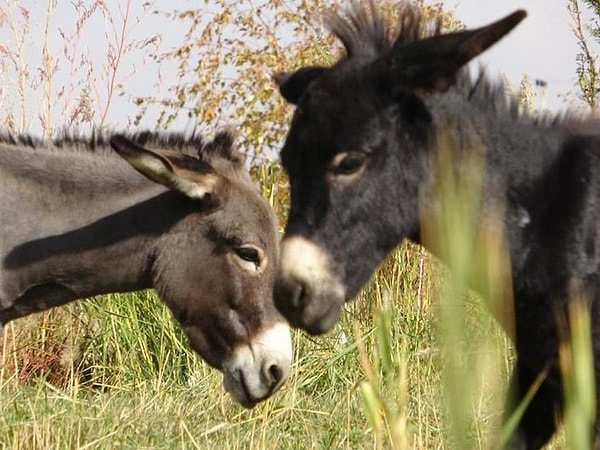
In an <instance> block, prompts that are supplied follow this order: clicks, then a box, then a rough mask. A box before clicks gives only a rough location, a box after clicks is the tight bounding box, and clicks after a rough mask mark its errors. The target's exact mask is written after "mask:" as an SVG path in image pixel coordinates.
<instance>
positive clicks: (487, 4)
mask: <svg viewBox="0 0 600 450" xmlns="http://www.w3.org/2000/svg"><path fill="white" fill-rule="evenodd" d="M48 1H50V2H51V3H50V4H53V5H55V11H54V13H53V15H52V20H51V21H50V24H49V27H50V28H51V29H52V30H51V31H52V32H51V34H50V36H51V38H50V42H49V47H50V50H51V51H53V52H58V53H60V52H61V51H62V48H61V45H63V44H62V42H63V38H62V37H60V33H59V30H61V32H65V31H67V34H68V30H69V29H72V28H73V26H74V25H73V24H74V22H75V20H76V17H77V14H76V13H75V12H74V9H73V6H72V5H73V3H75V2H73V3H72V2H70V1H67V0H48ZM247 1H249V2H250V1H252V0H247ZM261 1H262V0H261ZM342 1H343V0H342ZM427 1H429V2H430V3H437V2H438V0H427ZM52 2H53V3H52ZM104 2H105V3H106V4H107V5H108V7H109V8H110V9H111V10H112V11H113V13H114V14H115V15H119V14H123V12H124V5H126V4H127V1H126V0H104ZM83 3H84V4H88V5H89V4H91V3H93V2H92V1H91V0H85V1H84V2H83ZM209 3H210V2H209ZM287 3H288V4H289V5H291V6H290V7H293V4H294V2H293V1H292V0H287ZM7 4H13V5H17V7H16V8H14V11H15V14H16V17H17V19H18V18H19V10H18V8H20V7H21V6H23V7H26V8H27V9H28V11H29V12H30V13H31V15H32V17H33V20H32V21H31V27H32V28H31V30H30V36H29V41H28V42H27V44H26V45H25V46H24V49H23V53H24V54H25V59H27V60H29V59H32V61H31V64H30V65H31V68H32V69H31V70H32V71H34V69H33V68H35V67H39V62H37V63H36V62H35V61H33V59H35V58H38V59H39V58H40V55H41V51H40V44H41V42H40V36H43V30H44V26H45V25H46V23H45V20H44V17H45V12H46V9H47V5H48V2H44V1H40V0H19V1H17V2H8V3H6V2H3V3H0V8H4V9H5V8H6V6H5V5H7ZM130 5H132V8H133V9H134V11H132V16H136V15H139V14H141V13H143V11H144V5H150V6H149V7H147V8H146V10H147V12H146V13H144V14H143V21H142V22H140V24H138V25H137V26H134V27H132V29H133V30H132V35H135V37H136V38H137V39H141V40H143V39H145V38H150V37H151V36H156V35H158V36H160V40H161V46H162V49H168V48H172V47H173V46H175V45H176V44H177V43H178V42H179V40H181V39H182V38H183V34H182V33H183V32H184V31H185V30H183V29H177V28H176V27H173V23H176V22H173V21H172V20H169V19H167V18H165V16H164V14H155V13H154V12H153V11H154V10H156V9H159V10H161V11H163V12H167V13H168V12H174V11H177V10H185V9H189V8H204V9H206V11H207V14H208V15H209V14H210V7H209V6H206V2H205V1H199V0H170V1H169V2H166V1H164V0H162V1H161V0H155V1H153V2H142V1H138V0H131V3H130ZM444 6H445V7H446V9H449V10H453V11H454V12H455V14H456V16H457V18H458V19H459V20H461V21H462V22H463V23H464V24H465V25H466V26H467V27H469V28H471V27H478V26H482V25H486V24H488V23H490V22H493V21H495V20H498V19H500V18H501V17H503V16H505V15H507V14H509V13H511V12H513V11H514V10H516V9H525V10H526V11H527V13H528V16H527V18H526V19H525V20H524V21H523V22H521V23H520V24H519V25H518V26H517V27H516V28H515V29H514V30H513V31H512V32H511V33H509V34H508V35H507V36H506V37H504V38H503V39H501V40H500V41H499V42H498V43H497V44H496V45H495V46H493V47H492V48H491V49H489V50H487V51H486V52H484V54H483V55H481V56H480V57H478V58H476V59H475V60H474V62H473V63H472V64H471V67H475V68H478V67H479V66H480V65H483V66H484V67H485V68H486V73H487V75H488V76H489V77H492V78H494V77H501V76H506V78H507V79H508V81H509V82H511V84H512V85H513V86H515V87H518V85H519V83H520V81H521V79H522V78H523V76H524V75H525V74H527V75H528V76H529V77H530V79H531V80H532V81H535V80H536V79H541V80H543V81H545V82H546V83H547V86H548V87H547V91H546V92H542V91H539V92H538V94H539V100H538V107H539V108H540V107H541V108H542V109H549V110H551V111H554V112H559V111H563V110H565V109H566V107H567V105H566V103H565V101H564V100H563V99H561V97H560V96H561V95H562V96H569V93H571V95H570V98H573V93H574V92H576V88H575V81H576V79H575V57H576V54H577V51H578V48H577V42H576V39H575V37H574V36H573V33H572V31H571V22H570V21H571V19H570V17H569V14H568V10H567V0H525V1H517V0H501V1H500V0H494V1H490V0H445V1H444ZM101 17H102V16H98V17H96V18H93V19H92V20H90V21H89V22H88V23H87V24H86V28H85V32H84V34H83V37H82V39H81V40H80V41H77V42H75V43H74V45H77V46H78V48H79V50H80V51H82V49H84V48H89V56H90V58H91V60H93V61H94V63H95V64H105V61H106V49H105V48H104V47H103V43H105V41H106V39H105V35H106V33H108V34H109V35H110V34H111V33H112V32H114V31H115V30H110V29H109V28H110V27H109V25H110V24H108V23H107V22H106V21H104V20H102V18H101ZM0 19H1V18H0ZM17 21H18V20H17ZM0 22H1V20H0ZM180 28H181V27H180ZM116 31H118V30H116ZM17 32H20V30H19V28H18V27H17ZM12 34H14V33H12ZM12 34H11V30H10V29H9V27H8V26H7V25H6V24H2V26H1V27H0V52H1V51H2V46H3V45H9V44H10V42H11V39H13V38H14V36H13V35H12ZM599 47H600V46H598V45H597V44H595V45H594V46H593V49H594V50H596V51H597V52H598V51H600V48H599ZM87 51H88V50H85V52H87ZM85 52H84V53H85ZM6 60H7V59H6V57H3V60H0V64H2V63H6ZM102 61H104V62H102ZM0 68H1V67H0ZM69 70H71V71H72V70H73V68H72V67H71V68H70V69H69V67H65V65H64V64H63V65H61V66H60V67H59V71H58V73H57V77H58V78H57V82H58V81H60V79H61V77H63V78H64V77H69V76H71V77H72V74H71V73H70V72H69ZM0 72H1V71H0ZM129 72H132V73H131V75H129V74H128V73H129ZM133 72H134V73H133ZM1 75H2V74H1V73H0V76H1ZM120 75H121V76H122V80H119V81H123V88H124V92H125V93H126V94H127V95H144V94H161V93H157V92H156V91H155V89H156V83H157V78H158V77H159V76H160V77H162V79H163V80H166V81H167V82H166V83H165V84H167V85H172V84H174V83H176V82H177V79H176V70H174V69H170V70H169V69H168V68H166V67H157V65H156V64H153V63H152V61H143V60H142V58H141V57H138V59H135V58H134V59H130V60H128V61H125V62H124V66H123V69H122V72H121V74H120ZM83 76H85V73H84V74H83ZM106 83H107V80H98V82H97V83H96V84H95V88H97V92H94V93H92V94H94V95H96V96H97V97H98V98H103V96H105V95H106V94H105V91H106ZM57 84H58V83H57ZM16 88H17V86H16V83H15V80H14V79H13V80H11V79H8V80H7V79H6V77H4V79H3V80H2V83H1V84H0V111H1V110H2V109H6V108H8V107H9V105H10V103H11V101H14V102H16V103H18V95H19V94H18V90H17V89H16ZM74 88H77V86H75V87H74ZM165 95H166V93H165ZM37 96H39V93H35V92H30V93H29V98H28V100H27V102H26V104H27V105H30V106H31V107H32V108H34V107H38V106H39V104H36V102H35V101H31V98H34V99H35V98H37ZM125 97H126V96H123V97H121V98H116V99H115V104H114V105H113V106H112V107H111V110H110V117H109V120H108V123H109V124H115V125H118V126H123V125H124V124H125V125H126V124H127V123H128V122H127V120H129V119H130V118H131V116H132V115H133V114H134V112H135V111H136V108H135V107H134V106H133V105H132V104H131V103H127V98H125ZM64 98H66V96H65V97H64ZM62 99H63V98H56V102H57V105H58V103H59V102H60V101H62ZM38 103H39V102H38ZM38 109H39V108H38ZM56 109H57V110H58V109H60V107H57V108H56ZM35 114H38V113H35ZM26 116H28V118H29V119H30V121H31V122H32V126H31V128H30V129H29V130H28V131H33V132H37V131H38V128H36V119H35V117H34V114H33V113H32V114H26ZM125 116H127V117H128V119H127V120H125ZM60 119H61V118H60V117H57V121H59V122H60ZM153 123H155V122H153V118H152V117H149V118H148V119H147V122H146V123H143V124H142V125H143V126H146V127H149V128H154V126H153ZM179 126H182V127H184V126H185V124H179Z"/></svg>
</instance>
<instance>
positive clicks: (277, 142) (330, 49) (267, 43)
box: [134, 0, 459, 156]
mask: <svg viewBox="0 0 600 450" xmlns="http://www.w3.org/2000/svg"><path fill="white" fill-rule="evenodd" d="M207 3H209V2H205V4H204V5H202V6H201V7H198V8H195V9H190V10H186V11H179V12H177V13H173V14H170V16H169V17H170V19H171V20H172V21H173V25H174V26H177V27H185V28H186V29H187V32H186V34H185V40H184V41H183V42H182V43H181V44H180V45H179V46H177V47H176V48H174V49H173V50H171V51H169V52H165V53H163V54H160V55H156V59H157V61H159V63H161V64H163V63H164V64H166V63H169V64H170V63H172V62H175V63H176V64H177V67H178V80H176V81H177V82H176V83H175V84H173V85H172V86H170V87H169V92H170V94H171V95H170V96H169V98H167V99H165V98H157V97H155V96H152V95H150V96H146V97H137V98H135V99H134V101H135V103H136V104H138V105H139V106H140V112H139V114H138V116H137V118H136V122H137V123H139V122H140V121H141V120H142V119H143V118H144V116H145V114H146V113H147V112H148V111H151V110H153V108H155V107H156V106H157V105H158V106H159V108H160V110H161V113H160V117H159V128H168V127H169V126H170V125H171V124H172V123H174V122H175V121H177V120H178V119H181V117H182V116H184V117H187V121H188V123H191V124H192V125H191V126H192V127H195V126H197V125H198V124H201V125H202V128H206V129H215V128H216V127H219V126H222V124H224V123H230V124H233V125H234V126H235V127H236V130H237V131H238V135H239V140H240V143H241V144H242V145H243V146H244V148H245V149H246V151H247V153H248V154H250V155H253V156H256V155H261V154H266V155H267V156H275V155H274V154H273V153H272V150H273V149H277V148H279V147H280V146H281V143H282V141H283V136H284V134H285V131H286V130H287V124H288V122H289V118H290V113H291V111H292V109H291V108H290V107H288V105H286V104H285V102H284V101H283V100H282V99H281V98H280V96H279V94H278V92H277V86H276V85H275V82H274V81H273V79H272V76H273V74H275V73H277V72H280V71H291V70H295V69H297V68H298V67H301V66H306V65H331V64H332V62H333V61H335V60H336V59H337V57H338V56H339V52H340V51H341V46H340V45H339V43H338V42H337V41H336V40H334V38H333V37H332V35H331V33H329V31H328V30H327V28H326V26H325V24H324V23H323V17H324V16H325V15H326V14H325V13H326V12H330V11H338V10H340V9H341V10H342V11H343V6H341V5H346V2H341V1H339V0H336V1H334V2H324V1H322V0H302V1H300V2H298V3H294V4H292V3H291V2H285V1H281V0H276V1H271V0H247V1H237V2H233V1H226V0H215V1H213V2H210V5H207ZM399 3H400V2H398V1H390V0H386V1H383V2H380V3H379V4H378V7H381V8H384V9H385V10H386V15H387V16H388V17H390V23H395V21H394V17H395V16H397V11H398V8H397V6H398V4H399ZM419 3H422V4H423V7H424V9H425V12H426V15H427V16H430V17H434V16H442V17H443V25H444V27H445V28H456V27H457V26H458V25H459V24H458V22H457V21H456V20H455V19H454V18H453V16H452V15H450V14H447V13H444V12H443V10H442V6H441V3H438V4H434V5H424V2H419ZM269 152H271V153H269Z"/></svg>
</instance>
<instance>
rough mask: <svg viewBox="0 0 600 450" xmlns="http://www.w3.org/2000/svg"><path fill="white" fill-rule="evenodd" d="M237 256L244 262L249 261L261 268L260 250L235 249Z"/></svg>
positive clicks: (249, 248)
mask: <svg viewBox="0 0 600 450" xmlns="http://www.w3.org/2000/svg"><path fill="white" fill-rule="evenodd" d="M233 251H234V252H235V254H236V255H237V256H238V257H239V258H240V259H243V260H244V261H248V262H251V263H254V264H256V265H257V266H260V254H259V252H258V250H257V249H256V248H254V247H236V248H234V249H233Z"/></svg>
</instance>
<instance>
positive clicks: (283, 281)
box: [275, 236, 346, 334]
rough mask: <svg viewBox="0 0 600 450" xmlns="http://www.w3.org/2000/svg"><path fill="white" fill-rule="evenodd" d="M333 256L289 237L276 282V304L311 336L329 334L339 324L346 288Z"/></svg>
mask: <svg viewBox="0 0 600 450" xmlns="http://www.w3.org/2000/svg"><path fill="white" fill-rule="evenodd" d="M329 260H330V258H329V256H328V255H327V253H326V252H325V251H324V250H322V249H321V248H320V247H319V246H318V245H316V244H314V243H313V242H311V241H309V240H307V239H305V238H302V237H300V236H291V237H288V238H285V239H284V240H283V242H282V246H281V267H280V269H279V276H278V278H277V281H276V283H275V304H276V305H277V308H278V309H279V311H280V312H281V313H282V314H283V315H284V316H285V318H286V319H287V320H288V321H289V322H290V324H291V325H292V326H294V327H296V328H302V329H304V330H305V331H307V332H308V333H310V334H322V333H325V332H327V331H329V330H330V329H331V328H332V327H333V326H334V325H335V323H336V322H337V321H338V319H339V317H340V314H341V312H342V309H343V307H344V303H345V301H346V289H345V287H344V284H343V283H342V282H341V281H340V279H339V278H338V277H337V276H335V275H334V274H333V273H332V271H331V270H330V266H331V265H330V263H329Z"/></svg>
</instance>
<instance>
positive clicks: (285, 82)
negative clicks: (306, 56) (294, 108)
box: [273, 66, 327, 105]
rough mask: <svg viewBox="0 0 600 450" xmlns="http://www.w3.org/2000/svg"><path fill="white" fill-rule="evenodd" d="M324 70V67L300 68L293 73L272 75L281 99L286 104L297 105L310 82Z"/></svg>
mask: <svg viewBox="0 0 600 450" xmlns="http://www.w3.org/2000/svg"><path fill="white" fill-rule="evenodd" d="M326 70H327V68H326V67H321V66H311V67H302V68H301V69H298V70H297V71H296V72H293V73H290V72H279V73H276V74H275V75H273V79H274V80H275V82H276V83H277V85H278V86H279V92H280V93H281V95H282V97H283V98H285V99H286V101H287V102H289V103H292V104H294V105H297V104H298V101H299V100H300V97H302V96H303V95H304V93H305V92H306V90H307V89H308V87H309V86H310V85H311V84H312V82H313V81H315V80H316V79H317V78H318V77H319V76H320V75H321V74H322V73H323V72H325V71H326Z"/></svg>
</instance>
